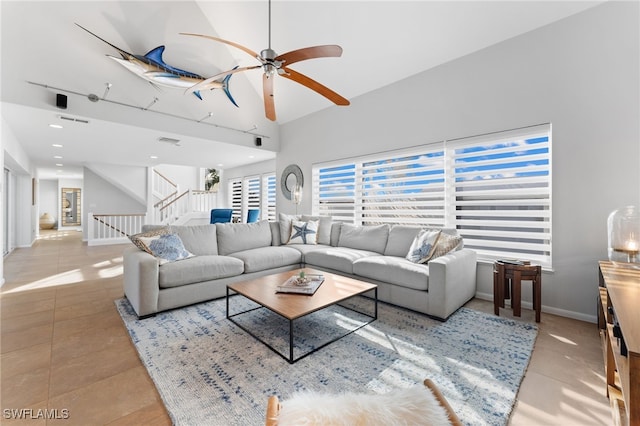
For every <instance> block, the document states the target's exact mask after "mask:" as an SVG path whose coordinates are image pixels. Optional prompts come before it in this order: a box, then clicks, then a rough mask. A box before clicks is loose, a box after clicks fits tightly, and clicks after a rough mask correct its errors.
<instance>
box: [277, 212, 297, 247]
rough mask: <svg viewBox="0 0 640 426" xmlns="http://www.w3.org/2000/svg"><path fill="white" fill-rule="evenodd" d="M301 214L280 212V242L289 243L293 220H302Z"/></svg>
mask: <svg viewBox="0 0 640 426" xmlns="http://www.w3.org/2000/svg"><path fill="white" fill-rule="evenodd" d="M301 218H302V216H301V215H295V216H294V215H289V214H284V213H280V214H278V223H279V224H280V244H287V243H288V242H289V236H290V235H291V222H292V221H294V220H300V219H301Z"/></svg>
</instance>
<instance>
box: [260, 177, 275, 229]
mask: <svg viewBox="0 0 640 426" xmlns="http://www.w3.org/2000/svg"><path fill="white" fill-rule="evenodd" d="M260 218H261V219H262V220H271V221H274V220H276V175H275V173H271V174H268V175H263V176H262V208H261V210H260Z"/></svg>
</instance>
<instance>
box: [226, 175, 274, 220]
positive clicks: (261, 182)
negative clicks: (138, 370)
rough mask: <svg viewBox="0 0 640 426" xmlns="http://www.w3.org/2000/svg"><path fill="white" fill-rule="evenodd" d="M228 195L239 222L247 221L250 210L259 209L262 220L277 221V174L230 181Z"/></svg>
mask: <svg viewBox="0 0 640 426" xmlns="http://www.w3.org/2000/svg"><path fill="white" fill-rule="evenodd" d="M228 194H229V204H230V205H231V208H232V209H233V217H234V218H237V219H238V221H240V222H243V223H244V222H246V221H247V214H248V212H249V209H259V210H260V219H261V220H276V175H275V173H269V174H265V175H262V176H246V177H242V178H234V179H230V180H229V192H228Z"/></svg>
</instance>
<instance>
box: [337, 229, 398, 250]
mask: <svg viewBox="0 0 640 426" xmlns="http://www.w3.org/2000/svg"><path fill="white" fill-rule="evenodd" d="M388 237H389V225H376V226H356V225H351V224H349V223H343V224H342V228H341V229H340V239H339V240H338V246H339V247H349V248H353V249H359V250H370V251H375V252H377V253H379V254H382V253H384V249H385V247H386V246H387V239H388ZM405 254H406V253H405Z"/></svg>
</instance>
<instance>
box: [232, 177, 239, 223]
mask: <svg viewBox="0 0 640 426" xmlns="http://www.w3.org/2000/svg"><path fill="white" fill-rule="evenodd" d="M229 198H230V200H229V201H230V202H229V204H230V205H231V208H232V209H233V220H234V221H235V220H239V219H240V218H241V217H242V179H231V180H230V181H229Z"/></svg>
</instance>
